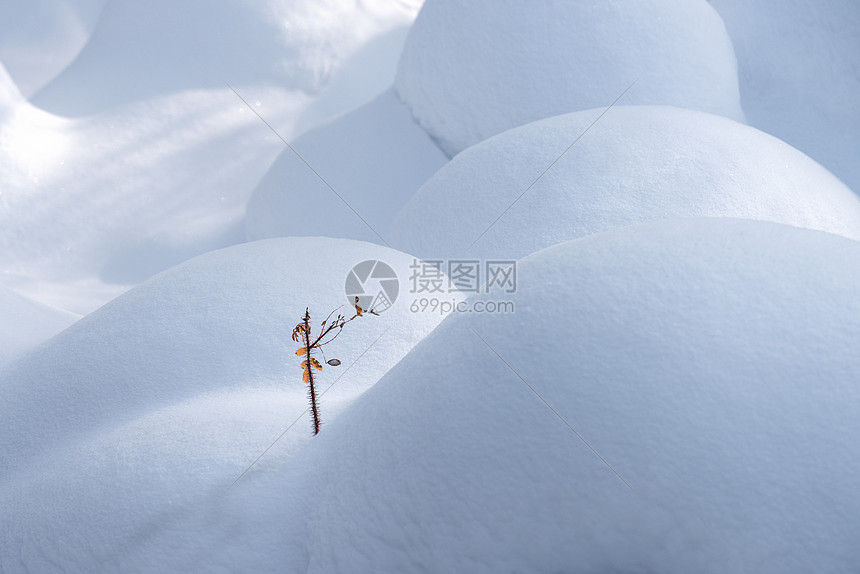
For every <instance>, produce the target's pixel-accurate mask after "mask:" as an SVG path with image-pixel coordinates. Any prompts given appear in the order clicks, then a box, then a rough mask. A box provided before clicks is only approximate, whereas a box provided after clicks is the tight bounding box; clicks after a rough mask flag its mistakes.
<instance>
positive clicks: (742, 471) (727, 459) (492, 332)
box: [233, 218, 860, 573]
mask: <svg viewBox="0 0 860 574" xmlns="http://www.w3.org/2000/svg"><path fill="white" fill-rule="evenodd" d="M858 269H860V244H858V243H857V242H854V241H851V240H848V239H845V238H842V237H838V236H834V235H830V234H826V233H822V232H817V231H811V230H806V229H798V228H792V227H789V226H782V225H777V224H773V223H768V222H756V221H745V220H732V219H707V218H702V219H691V220H675V221H666V222H662V223H659V224H650V225H645V226H635V227H630V228H625V229H620V230H614V231H611V232H608V233H604V234H597V235H593V236H590V237H587V238H583V239H581V240H576V241H571V242H567V243H564V244H561V245H557V246H554V247H552V248H549V249H546V250H544V251H541V252H539V253H536V254H534V255H533V256H531V257H528V258H526V259H525V260H523V261H521V262H520V265H519V267H518V269H517V271H518V276H519V282H518V288H517V291H516V293H515V294H512V295H509V298H510V300H512V301H513V302H514V303H515V305H516V306H515V310H514V312H512V313H508V314H501V313H495V314H490V313H482V314H478V313H472V314H462V315H459V316H457V317H454V318H452V319H449V320H448V321H446V322H445V323H444V324H443V325H441V326H440V327H439V328H437V329H436V330H435V331H434V332H433V333H432V334H431V335H430V336H429V337H428V338H427V339H426V340H425V341H423V342H422V343H421V344H419V345H418V346H416V348H415V349H414V350H413V351H412V352H410V353H409V355H407V356H406V357H405V358H404V360H403V361H401V362H400V363H399V364H398V365H397V366H396V367H395V368H394V369H392V370H391V371H390V372H389V373H388V374H387V375H386V376H385V377H384V378H383V379H382V380H381V381H380V382H379V383H378V384H377V385H375V386H374V388H373V389H371V390H370V391H369V392H368V393H366V394H365V395H364V396H362V397H361V399H359V400H358V401H356V402H355V403H353V405H352V406H351V407H350V409H349V410H348V411H347V412H345V413H344V414H343V415H341V416H340V417H339V418H338V420H337V421H336V422H335V423H333V424H332V425H331V426H330V428H329V429H328V432H327V433H325V435H320V440H318V441H314V442H313V444H312V445H311V448H309V449H308V450H307V451H305V453H303V454H302V455H301V456H302V457H305V456H306V457H307V458H301V459H296V460H294V463H295V464H294V467H295V468H303V469H312V470H311V471H310V472H308V473H307V475H306V477H305V479H304V480H305V481H306V484H305V483H303V482H301V483H298V484H294V485H293V487H292V488H289V489H286V488H285V487H284V484H283V478H284V477H283V476H279V477H274V478H272V479H271V480H270V481H269V483H268V484H267V485H266V487H265V488H262V487H261V488H258V489H257V490H256V491H255V492H254V496H255V497H257V498H260V499H262V500H266V501H271V500H273V498H272V497H274V498H275V499H278V498H279V499H280V500H282V501H283V500H286V495H285V494H282V492H283V491H285V490H290V491H298V492H313V503H310V506H309V507H308V508H307V509H290V512H285V509H284V508H283V507H281V506H279V505H278V504H275V505H272V508H271V509H270V510H268V511H261V513H262V514H264V515H265V513H266V512H268V516H257V517H254V518H253V519H251V518H249V519H248V523H255V522H254V521H256V520H258V519H259V520H261V522H260V523H259V524H260V531H261V532H260V533H259V534H260V535H262V534H263V531H264V530H265V529H266V528H267V527H271V526H272V522H268V523H267V522H266V520H271V521H275V520H283V518H282V516H283V515H285V514H289V515H292V516H301V517H303V519H304V520H305V521H306V522H305V523H306V524H307V528H308V530H309V532H308V537H307V540H308V544H309V546H308V554H309V558H306V560H307V559H309V560H310V563H311V564H313V565H314V568H312V569H313V570H314V571H320V572H325V571H334V570H338V566H339V565H342V564H350V568H352V569H355V570H358V571H369V570H375V571H386V572H388V571H390V572H394V571H449V572H454V571H469V572H501V571H530V572H561V571H564V572H641V571H645V572H670V573H687V572H714V573H717V572H729V571H731V572H742V571H756V572H769V573H778V572H848V571H851V570H852V568H853V566H852V565H855V564H857V563H858V560H860V550H858V548H857V545H856V543H855V542H856V540H855V533H856V532H857V531H858V528H860V495H858V493H857V487H856V485H857V476H860V445H858V443H857V440H856V437H857V436H858V433H860V419H858V417H857V412H858V409H860V384H858V381H860V356H858V354H857V352H856V341H857V339H858V337H860V274H858V272H857V270H858ZM493 299H498V297H496V296H495V295H492V294H491V295H487V296H483V300H484V301H490V300H493ZM248 498H250V497H248ZM237 502H238V501H237ZM233 510H234V511H237V512H241V507H240V505H239V504H236V505H235V506H234V507H233ZM358 524H360V525H361V527H360V528H357V527H356V525H358ZM255 535H257V533H251V534H248V536H249V537H253V536H255ZM240 544H241V543H240ZM305 564H307V562H305Z"/></svg>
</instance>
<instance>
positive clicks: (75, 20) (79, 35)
mask: <svg viewBox="0 0 860 574" xmlns="http://www.w3.org/2000/svg"><path fill="white" fill-rule="evenodd" d="M106 2H107V0H29V1H28V2H3V3H0V61H2V62H3V64H5V66H6V68H7V69H8V70H9V74H10V75H11V76H12V77H13V78H14V79H15V83H16V84H17V85H18V87H19V88H20V89H21V92H22V93H23V94H24V95H25V96H28V97H29V96H31V95H32V94H33V93H35V92H36V91H37V90H38V89H39V88H41V87H42V86H44V85H45V84H47V83H48V82H49V81H51V80H52V79H53V78H54V77H56V76H57V74H59V73H60V72H61V71H62V70H63V69H64V68H65V67H66V66H68V65H69V63H70V62H71V61H72V60H74V59H75V56H77V55H78V53H79V52H80V51H81V49H82V48H83V47H84V45H85V44H86V43H87V41H88V40H89V37H90V34H92V31H93V29H94V28H95V26H96V23H97V22H98V18H99V14H101V10H102V8H103V7H104V5H105V3H106Z"/></svg>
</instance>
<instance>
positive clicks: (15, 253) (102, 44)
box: [0, 1, 430, 313]
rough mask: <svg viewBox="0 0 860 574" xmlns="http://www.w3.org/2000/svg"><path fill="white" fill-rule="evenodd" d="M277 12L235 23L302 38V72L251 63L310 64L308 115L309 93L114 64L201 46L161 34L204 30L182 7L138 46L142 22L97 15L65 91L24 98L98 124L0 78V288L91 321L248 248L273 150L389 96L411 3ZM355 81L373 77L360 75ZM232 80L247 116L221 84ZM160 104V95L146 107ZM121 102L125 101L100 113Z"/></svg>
mask: <svg viewBox="0 0 860 574" xmlns="http://www.w3.org/2000/svg"><path fill="white" fill-rule="evenodd" d="M241 5H242V3H241V2H232V3H229V4H227V5H224V6H221V5H219V7H217V8H215V7H212V10H211V14H209V15H208V16H207V18H213V19H214V20H212V22H214V21H216V20H217V19H218V18H223V17H226V15H230V14H232V12H231V10H239V9H240V8H241ZM171 6H172V5H171ZM279 6H280V7H279V8H278V11H275V12H272V13H269V12H267V11H266V10H268V9H269V8H271V10H274V8H272V7H271V6H269V8H266V6H264V5H262V4H260V5H257V4H255V7H249V8H248V10H247V12H248V16H247V18H248V21H247V22H246V24H247V26H251V27H254V26H257V27H258V28H254V33H251V32H250V31H249V30H245V32H246V33H248V34H249V36H250V37H257V36H259V37H263V36H265V34H264V30H266V29H268V28H266V26H270V25H273V24H272V23H273V22H280V24H279V25H283V20H284V19H286V20H288V21H291V22H293V24H294V25H295V26H302V30H304V32H303V33H306V34H308V35H310V36H309V37H308V38H305V37H304V36H301V35H298V36H296V35H295V34H293V36H295V38H293V36H290V38H293V39H291V40H290V42H298V43H297V44H296V46H304V48H302V50H303V51H302V54H303V56H302V57H303V58H304V59H299V60H296V57H297V56H295V55H289V54H287V55H284V54H282V53H281V52H282V50H281V48H278V47H277V46H274V47H271V50H270V51H269V52H266V53H259V54H257V56H258V57H259V58H260V59H262V60H266V59H267V58H268V60H267V61H270V64H271V65H272V66H274V65H275V64H274V63H272V62H279V61H281V58H287V60H288V61H289V62H291V64H290V65H295V66H297V67H298V68H303V69H310V65H311V63H312V62H317V63H318V64H319V65H320V66H323V65H324V67H325V73H322V72H320V74H319V77H318V78H317V79H316V80H314V82H315V83H314V85H313V89H314V90H316V91H317V92H318V94H319V96H320V99H321V100H320V102H319V103H317V102H316V101H315V100H314V98H313V97H312V95H310V94H308V93H306V91H304V90H308V91H310V90H311V86H309V85H300V82H299V80H298V79H296V78H293V79H294V80H295V82H294V83H293V85H288V86H286V87H270V86H267V85H265V83H266V82H268V81H269V80H270V78H269V79H267V77H264V76H259V77H256V78H255V79H254V81H253V82H252V81H251V80H250V79H249V80H248V82H249V83H248V84H247V85H241V84H239V83H237V82H236V80H239V81H242V80H243V78H244V76H240V75H237V76H236V77H235V78H233V77H227V76H226V75H222V76H219V78H218V81H217V82H216V83H215V84H212V83H211V82H210V81H209V80H210V79H211V78H209V79H207V78H208V77H204V76H205V74H206V73H207V72H206V70H205V69H200V70H196V71H195V72H194V73H190V72H189V71H188V70H187V69H185V68H184V67H183V66H185V65H186V64H187V63H188V62H187V61H186V60H183V59H182V58H179V59H177V60H170V61H169V62H168V61H161V60H158V61H159V62H160V63H159V66H158V67H157V70H154V71H153V70H150V71H151V72H152V73H153V74H156V75H159V74H160V76H159V77H162V76H163V78H162V79H163V80H164V82H165V83H159V82H161V80H159V81H158V82H155V83H150V78H149V76H148V75H147V74H148V72H147V70H149V68H146V67H145V66H143V64H142V63H138V64H139V65H138V64H135V65H129V64H128V63H127V62H119V63H117V62H118V61H119V60H122V58H124V57H125V56H124V54H126V55H127V53H128V52H129V51H131V52H134V53H135V54H136V53H137V52H138V51H139V52H140V54H143V55H145V57H146V58H154V59H159V58H162V59H163V58H168V57H171V54H173V52H171V50H174V49H175V50H179V45H182V44H183V43H195V42H201V41H202V39H204V38H206V36H205V35H198V36H194V35H190V34H184V35H183V34H168V33H167V31H168V30H172V28H171V27H170V26H166V25H165V22H166V21H167V20H169V18H174V17H175V18H176V19H177V20H176V21H175V22H174V23H173V24H171V26H173V25H176V26H179V25H181V24H182V22H185V23H186V24H187V23H188V22H187V21H188V20H191V21H194V22H196V23H195V24H194V26H199V27H203V28H205V27H206V26H207V25H208V24H207V22H208V21H207V20H205V19H204V20H203V21H200V22H197V20H198V18H196V16H195V14H197V12H195V10H194V6H193V5H187V4H181V5H176V6H172V8H171V9H170V10H165V11H164V12H163V13H162V12H158V11H157V10H154V11H153V9H152V7H151V6H148V7H147V8H146V10H150V11H152V12H151V13H150V14H149V16H148V17H147V20H146V22H148V23H147V24H145V25H144V24H141V26H142V28H141V29H139V30H138V29H137V28H136V27H135V26H130V28H131V29H132V30H134V31H133V32H128V30H127V29H126V27H125V24H123V22H126V24H127V23H128V22H127V18H129V17H130V16H131V13H132V12H133V11H134V10H144V8H141V7H139V6H136V5H135V3H129V2H125V1H116V2H111V3H109V4H108V5H107V6H106V8H105V12H104V14H103V15H102V19H101V21H100V23H99V30H102V31H103V30H108V31H110V30H114V27H118V28H117V29H116V30H114V31H113V32H110V34H108V33H107V32H105V33H103V34H102V35H101V36H99V34H98V33H97V34H96V36H98V38H95V39H94V40H93V41H92V42H91V43H90V44H88V45H87V49H86V50H85V53H84V54H82V55H81V56H80V57H79V58H78V59H76V60H75V64H74V65H73V66H72V67H70V68H69V69H68V70H67V71H66V72H65V73H64V75H63V76H62V78H60V79H58V82H59V84H61V85H62V86H65V87H62V89H61V88H54V87H51V86H49V87H48V88H46V91H45V92H43V93H42V94H40V95H39V97H37V98H35V101H40V102H41V101H42V99H43V97H47V96H45V95H44V94H45V93H47V92H50V91H51V90H53V89H56V90H58V91H57V98H58V99H59V100H60V101H61V103H62V105H60V106H56V108H60V109H65V108H64V106H66V105H67V104H68V105H70V106H71V105H73V104H74V101H75V98H77V97H78V96H80V97H81V98H83V100H84V101H85V102H86V105H87V106H89V107H88V108H87V109H88V110H91V111H98V113H94V114H93V115H91V116H87V117H82V118H74V119H71V118H65V117H58V116H56V115H52V114H49V113H47V112H46V111H44V110H43V109H40V108H36V107H34V106H32V105H30V104H28V103H26V102H24V101H23V100H22V99H21V98H20V96H19V95H18V94H17V89H15V87H14V85H13V84H12V83H11V80H10V79H9V78H8V77H7V75H5V74H4V73H3V72H2V70H0V121H3V122H4V125H3V129H2V131H0V152H2V153H0V206H2V209H0V274H1V275H0V282H2V283H3V284H5V285H7V286H9V287H12V288H14V289H15V290H17V291H19V292H21V293H23V294H25V295H27V296H29V297H32V298H34V299H37V300H39V301H42V302H45V303H47V304H50V305H53V306H58V307H61V308H64V309H68V310H70V311H73V312H75V313H88V312H90V311H92V310H94V309H96V308H97V307H99V306H100V305H102V304H104V303H105V302H107V301H109V300H110V299H112V298H114V297H116V296H117V295H118V294H120V293H122V292H124V291H125V290H127V289H128V288H129V287H130V286H132V285H135V284H138V283H140V282H141V281H143V280H145V279H146V278H147V277H149V276H151V275H153V274H155V273H157V272H159V271H162V270H164V269H166V268H168V267H170V266H171V265H175V264H177V263H180V262H182V261H183V260H186V259H188V258H190V257H193V256H195V255H198V254H200V253H204V252H206V251H209V250H211V249H218V248H222V247H225V246H227V245H231V244H235V243H238V242H241V241H243V240H244V238H245V232H244V218H245V210H246V205H247V202H248V199H249V197H250V195H251V193H252V191H253V189H254V187H255V186H256V185H257V183H258V182H259V180H260V178H261V177H262V176H263V175H264V174H265V173H266V170H268V168H269V167H270V166H271V164H272V162H273V161H274V160H275V158H276V157H277V155H278V154H279V153H281V152H282V151H283V149H284V144H283V141H281V139H280V138H282V137H283V138H285V139H291V138H292V137H293V136H295V135H296V134H297V133H298V129H299V128H298V126H299V125H302V126H304V129H309V128H311V127H313V126H314V125H315V124H316V123H319V122H320V121H323V120H325V119H326V118H327V117H329V116H330V115H332V114H337V113H340V112H343V111H345V110H347V109H349V108H351V107H354V106H356V105H359V104H362V103H364V102H365V101H366V100H367V99H369V98H371V97H372V96H373V95H374V94H375V93H376V92H377V91H379V90H382V89H384V88H385V87H386V86H388V85H390V83H391V81H392V79H393V77H394V61H395V59H396V55H397V54H399V47H400V44H399V42H402V40H403V38H402V36H403V27H404V26H405V25H406V24H408V22H409V21H410V19H411V18H412V17H414V14H415V12H416V11H417V8H418V5H417V4H416V3H415V2H411V1H410V2H401V3H386V4H376V3H364V4H361V5H357V4H354V3H349V2H340V3H336V2H329V3H328V4H327V5H326V11H325V17H324V18H323V17H320V14H322V13H320V14H316V12H315V10H316V9H317V7H316V5H315V4H314V5H313V6H312V5H311V4H310V3H301V2H295V3H293V4H290V5H289V6H283V5H279ZM198 8H199V6H198ZM264 8H266V9H264ZM312 8H313V9H312ZM291 10H292V12H291ZM290 14H293V15H294V18H293V16H290ZM315 14H316V16H315ZM180 16H181V17H180ZM183 18H184V20H183ZM290 18H292V20H291V19H290ZM308 18H311V19H312V20H313V25H311V24H309V23H308V22H307V21H306V20H307V19H308ZM344 19H347V20H351V21H352V24H351V26H352V27H351V32H350V36H349V37H350V38H351V40H349V41H345V40H344V42H340V40H341V39H343V38H342V36H343V30H342V25H343V24H342V21H344ZM223 21H224V22H229V20H223ZM212 22H209V23H210V24H211V23H212ZM306 24H307V25H306ZM231 25H232V24H231ZM158 26H162V28H163V30H162V32H161V33H159V34H155V33H154V32H153V30H152V29H151V28H152V27H156V28H157V27H158ZM189 29H194V28H193V26H191V28H189ZM123 30H126V32H122V31H123ZM147 31H148V32H147ZM146 34H148V35H146ZM201 34H202V33H201ZM138 35H146V37H145V38H143V37H139V36H138ZM165 35H166V38H165ZM288 35H289V34H288ZM99 38H100V39H99ZM309 38H310V39H309ZM135 39H136V40H135ZM133 40H135V41H137V43H136V44H135V43H134V42H133ZM201 46H203V44H201ZM219 46H221V44H219V43H218V42H215V43H214V45H213V44H206V45H205V47H206V49H210V50H215V51H216V52H217V51H218V50H221V49H227V48H228V47H227V46H221V47H219ZM297 49H298V48H297ZM180 52H182V51H181V50H180ZM182 53H184V52H182ZM211 56H212V57H214V55H211ZM141 57H143V56H141ZM183 57H184V56H183ZM201 57H202V56H201ZM207 57H208V56H207ZM117 59H119V60H117ZM368 59H372V63H370V62H368ZM115 60H116V61H115ZM147 61H149V60H147ZM111 62H113V63H115V64H116V65H120V63H121V64H122V65H121V67H122V69H123V72H122V73H121V74H120V73H117V74H115V75H114V76H112V82H113V83H112V84H111V85H112V86H114V87H115V88H116V90H119V91H121V92H122V94H124V95H122V97H114V96H116V95H117V94H113V93H112V92H111V91H110V90H105V89H104V82H103V81H102V80H101V78H103V77H104V75H105V74H106V73H110V74H113V73H114V71H115V70H113V68H111V66H112V65H113V64H111ZM237 65H238V64H237ZM261 65H263V64H261ZM356 67H360V68H364V69H367V70H369V71H370V72H369V73H367V74H360V73H359V72H358V71H357V70H356V69H355V68H356ZM267 69H268V68H267ZM321 69H322V68H320V70H321ZM225 73H226V72H225ZM260 73H262V72H260ZM123 74H127V75H123ZM227 80H230V81H231V82H233V83H232V84H231V85H233V87H235V88H236V89H237V91H238V92H239V94H240V95H241V96H242V97H243V98H245V99H246V100H247V102H248V104H250V105H251V106H253V108H254V109H253V111H252V110H250V109H248V107H247V106H246V104H245V103H243V102H242V101H241V100H240V99H239V98H237V97H236V94H234V93H233V91H232V90H231V89H230V88H228V87H227V86H225V85H224V82H225V81H227ZM174 81H175V82H179V83H170V82H174ZM329 81H331V82H332V85H331V86H329V84H328V82H329ZM69 82H71V84H69V85H67V84H68V83H69ZM213 85H214V87H212V86H213ZM75 86H77V87H75ZM157 86H161V88H158V90H155V89H154V87H157ZM192 88H193V89H192ZM207 88H208V89H207ZM78 89H80V90H82V91H80V93H79V92H77V91H76V90H78ZM171 90H181V91H171ZM158 91H161V92H164V93H161V94H160V95H154V93H155V92H158ZM89 92H99V94H97V95H93V94H90V93H89ZM76 94H77V95H76ZM127 99H128V100H134V102H133V103H127V104H123V105H118V106H117V107H110V108H109V109H103V108H105V107H107V106H116V105H117V104H118V103H119V102H121V101H124V100H127ZM52 109H54V107H52ZM77 111H80V110H77ZM254 112H256V113H259V114H260V115H261V116H262V117H263V118H264V120H265V121H266V122H268V123H269V124H270V125H271V126H273V127H274V128H275V130H276V131H277V135H276V134H275V133H272V131H271V130H270V129H269V128H268V127H266V125H265V124H264V123H263V121H261V120H260V118H258V117H257V116H256V115H255V113H254ZM2 118H8V119H6V120H3V119H2ZM425 137H426V136H425ZM429 175H430V174H429V173H427V174H426V176H429ZM415 187H417V184H416V185H415ZM402 201H405V198H404V199H403V200H402ZM398 207H399V206H398Z"/></svg>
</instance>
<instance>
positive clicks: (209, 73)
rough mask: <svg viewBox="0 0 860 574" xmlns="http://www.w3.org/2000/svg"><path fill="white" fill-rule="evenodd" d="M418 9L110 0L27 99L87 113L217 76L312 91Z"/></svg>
mask: <svg viewBox="0 0 860 574" xmlns="http://www.w3.org/2000/svg"><path fill="white" fill-rule="evenodd" d="M419 6H420V4H419V3H418V2H415V1H407V2H355V0H290V1H289V2H283V1H277V0H265V1H254V2H249V1H247V0H222V1H220V2H218V3H212V2H208V1H206V0H186V1H184V2H173V1H172V0H158V1H155V2H152V1H150V2H147V3H145V4H143V3H140V2H137V1H136V0H111V1H110V2H108V3H107V4H106V5H105V7H104V9H103V11H102V14H101V17H100V19H99V23H98V25H97V27H96V29H95V30H94V32H93V34H92V37H91V38H90V40H89V43H88V44H87V45H86V47H85V48H84V49H83V51H82V52H81V54H80V55H79V56H78V57H77V58H76V59H75V60H74V62H72V64H71V65H70V66H69V67H68V68H67V69H66V70H65V71H64V72H63V73H62V74H61V75H60V76H58V77H57V78H56V79H54V80H53V81H52V82H51V83H50V84H49V85H48V86H46V87H45V88H43V89H42V90H41V91H40V92H39V93H38V94H36V95H35V97H34V98H33V102H34V103H36V104H37V105H39V106H41V107H43V108H45V109H48V110H50V111H53V112H55V113H60V114H63V115H85V114H90V113H93V112H96V111H99V110H103V109H105V108H106V107H109V106H114V105H117V104H121V103H126V102H130V101H136V100H138V99H141V98H142V97H145V98H151V97H154V96H159V95H163V94H166V93H176V92H179V91H182V90H188V89H201V88H204V89H212V88H219V87H223V85H224V82H230V83H232V84H238V85H246V84H252V83H253V84H260V83H263V84H278V85H287V86H290V87H292V88H294V89H298V90H302V91H304V92H307V93H316V92H318V91H319V90H320V89H321V88H322V87H323V86H324V85H325V84H326V83H327V81H328V79H329V78H330V76H331V74H332V73H333V71H334V70H336V69H337V67H338V66H339V65H340V64H341V63H342V62H343V61H344V60H345V59H347V58H348V57H349V56H350V55H351V53H352V52H354V51H355V50H356V49H357V48H358V47H359V46H361V45H362V44H363V43H365V42H366V41H368V40H369V39H371V38H373V37H374V36H375V35H377V34H379V33H381V32H384V31H388V30H390V29H392V28H394V27H398V26H401V25H404V24H406V23H408V22H410V21H411V20H412V19H413V18H414V16H415V13H416V11H417V9H418V7H419ZM106 78H109V80H107V81H106Z"/></svg>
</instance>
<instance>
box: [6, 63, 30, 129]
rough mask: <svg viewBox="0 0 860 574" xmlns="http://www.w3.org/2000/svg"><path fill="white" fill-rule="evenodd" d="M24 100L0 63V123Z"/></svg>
mask: <svg viewBox="0 0 860 574" xmlns="http://www.w3.org/2000/svg"><path fill="white" fill-rule="evenodd" d="M23 100H24V98H23V97H22V96H21V92H19V91H18V87H17V86H16V85H15V82H13V81H12V78H10V77H9V73H8V72H7V71H6V68H4V67H3V63H2V62H0V122H3V121H5V120H6V119H7V118H8V117H9V115H10V114H11V113H12V111H13V110H14V109H15V107H16V106H18V105H19V104H20V103H21V102H22V101H23Z"/></svg>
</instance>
